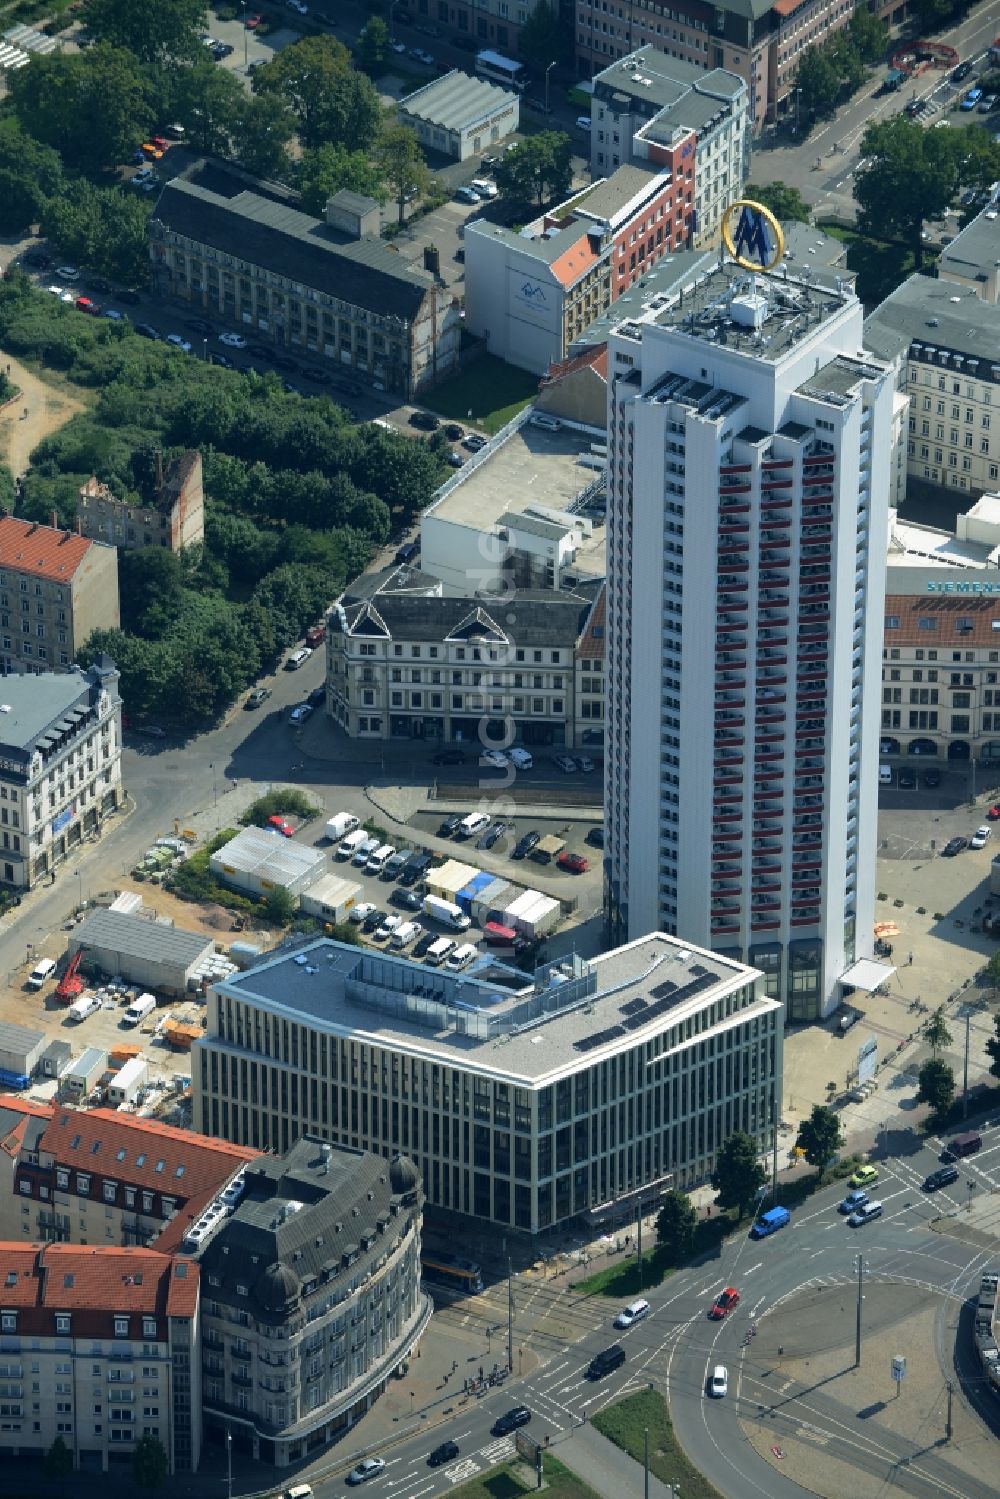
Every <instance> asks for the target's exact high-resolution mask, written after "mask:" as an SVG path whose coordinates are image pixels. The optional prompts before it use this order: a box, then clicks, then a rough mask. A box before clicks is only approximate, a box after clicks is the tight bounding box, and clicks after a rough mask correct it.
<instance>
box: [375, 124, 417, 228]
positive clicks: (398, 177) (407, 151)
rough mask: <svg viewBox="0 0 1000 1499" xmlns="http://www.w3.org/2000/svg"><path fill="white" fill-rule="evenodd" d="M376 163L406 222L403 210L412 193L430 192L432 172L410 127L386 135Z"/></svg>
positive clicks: (396, 128)
mask: <svg viewBox="0 0 1000 1499" xmlns="http://www.w3.org/2000/svg"><path fill="white" fill-rule="evenodd" d="M375 160H376V162H377V163H378V168H379V171H380V172H381V174H382V177H383V178H384V180H385V183H386V185H387V187H388V189H389V191H390V192H391V194H392V197H393V200H394V202H395V204H396V208H397V211H398V213H399V222H400V223H402V222H403V209H404V207H405V205H406V200H407V198H408V197H409V196H410V195H411V194H412V193H421V192H426V190H427V185H428V183H429V181H430V172H429V171H428V169H427V163H426V162H425V161H424V155H423V152H422V151H421V149H420V143H419V141H418V140H417V137H416V135H415V134H414V132H413V131H412V130H411V129H410V128H409V126H408V125H392V126H390V127H389V129H388V130H384V131H383V132H382V135H381V138H380V139H379V142H378V145H377V146H376V147H375Z"/></svg>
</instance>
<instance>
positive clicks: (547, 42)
mask: <svg viewBox="0 0 1000 1499" xmlns="http://www.w3.org/2000/svg"><path fill="white" fill-rule="evenodd" d="M564 45H565V38H564V35H563V32H562V28H561V26H560V24H559V10H558V7H557V6H555V5H552V4H551V3H550V0H539V3H538V4H537V5H536V6H535V8H534V10H533V11H532V12H531V14H530V16H529V17H528V19H527V21H526V22H525V23H524V25H523V26H522V27H521V35H520V38H519V40H518V46H519V47H520V51H521V56H522V57H523V58H524V60H525V62H530V63H534V64H535V66H536V67H538V68H547V67H548V65H549V63H550V62H558V61H559V59H560V58H561V57H562V55H563V50H564Z"/></svg>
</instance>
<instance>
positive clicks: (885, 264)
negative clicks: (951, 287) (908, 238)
mask: <svg viewBox="0 0 1000 1499" xmlns="http://www.w3.org/2000/svg"><path fill="white" fill-rule="evenodd" d="M817 228H819V229H822V230H823V232H824V233H825V234H830V235H832V236H833V238H834V239H839V240H840V241H841V242H842V243H843V244H845V245H847V247H848V249H847V268H848V270H851V271H854V272H855V273H856V275H857V278H858V296H859V297H860V298H861V300H862V302H864V304H865V306H866V307H869V308H870V307H875V306H877V305H878V303H879V302H882V301H884V299H885V298H886V297H887V296H888V295H889V293H890V292H891V291H895V289H896V287H897V286H899V285H900V283H901V282H903V281H905V280H906V278H907V276H911V275H912V274H913V272H914V270H915V269H916V266H915V263H914V259H913V251H912V250H911V249H909V248H908V247H907V246H906V245H900V244H897V243H888V242H887V241H885V240H880V239H867V238H866V237H865V236H864V235H863V234H859V233H858V232H857V230H856V229H844V228H842V227H841V225H839V224H830V223H825V222H822V221H821V222H820V223H819V224H818V225H817ZM940 253H941V252H940V250H937V249H932V248H931V247H930V246H929V245H925V246H924V255H923V265H922V270H923V272H924V274H925V275H928V276H929V275H931V274H932V273H933V270H934V267H935V266H936V265H937V262H938V258H939V256H940Z"/></svg>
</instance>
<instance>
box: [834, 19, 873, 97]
mask: <svg viewBox="0 0 1000 1499" xmlns="http://www.w3.org/2000/svg"><path fill="white" fill-rule="evenodd" d="M825 46H826V49H827V51H828V53H829V56H830V58H831V61H832V62H833V65H834V67H835V68H836V69H837V77H838V79H839V81H840V98H841V99H844V98H847V97H849V96H850V95H851V94H853V93H856V92H857V90H858V89H859V88H860V87H861V85H862V84H863V83H864V81H865V79H866V77H867V76H868V72H867V69H866V68H865V65H864V62H863V60H862V58H861V54H860V53H859V52H858V51H857V50H856V49H855V47H854V46H853V44H852V42H851V40H850V38H849V37H848V36H847V34H846V32H843V31H841V32H838V33H837V35H835V36H832V37H831V38H830V40H829V41H828V42H827V43H826V44H825Z"/></svg>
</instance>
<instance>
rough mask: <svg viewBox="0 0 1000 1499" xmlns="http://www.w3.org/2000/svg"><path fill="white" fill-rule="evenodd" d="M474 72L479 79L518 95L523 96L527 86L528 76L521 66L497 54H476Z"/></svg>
mask: <svg viewBox="0 0 1000 1499" xmlns="http://www.w3.org/2000/svg"><path fill="white" fill-rule="evenodd" d="M476 72H477V73H478V74H479V76H480V78H488V79H489V80H490V82H491V83H500V84H503V86H504V88H512V89H515V90H516V91H517V93H519V94H523V93H524V90H525V89H526V87H527V85H528V74H527V72H526V71H525V69H524V68H523V67H522V66H521V64H520V63H519V62H512V61H511V59H510V58H509V57H504V56H503V55H502V54H501V53H499V52H478V53H477V54H476Z"/></svg>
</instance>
